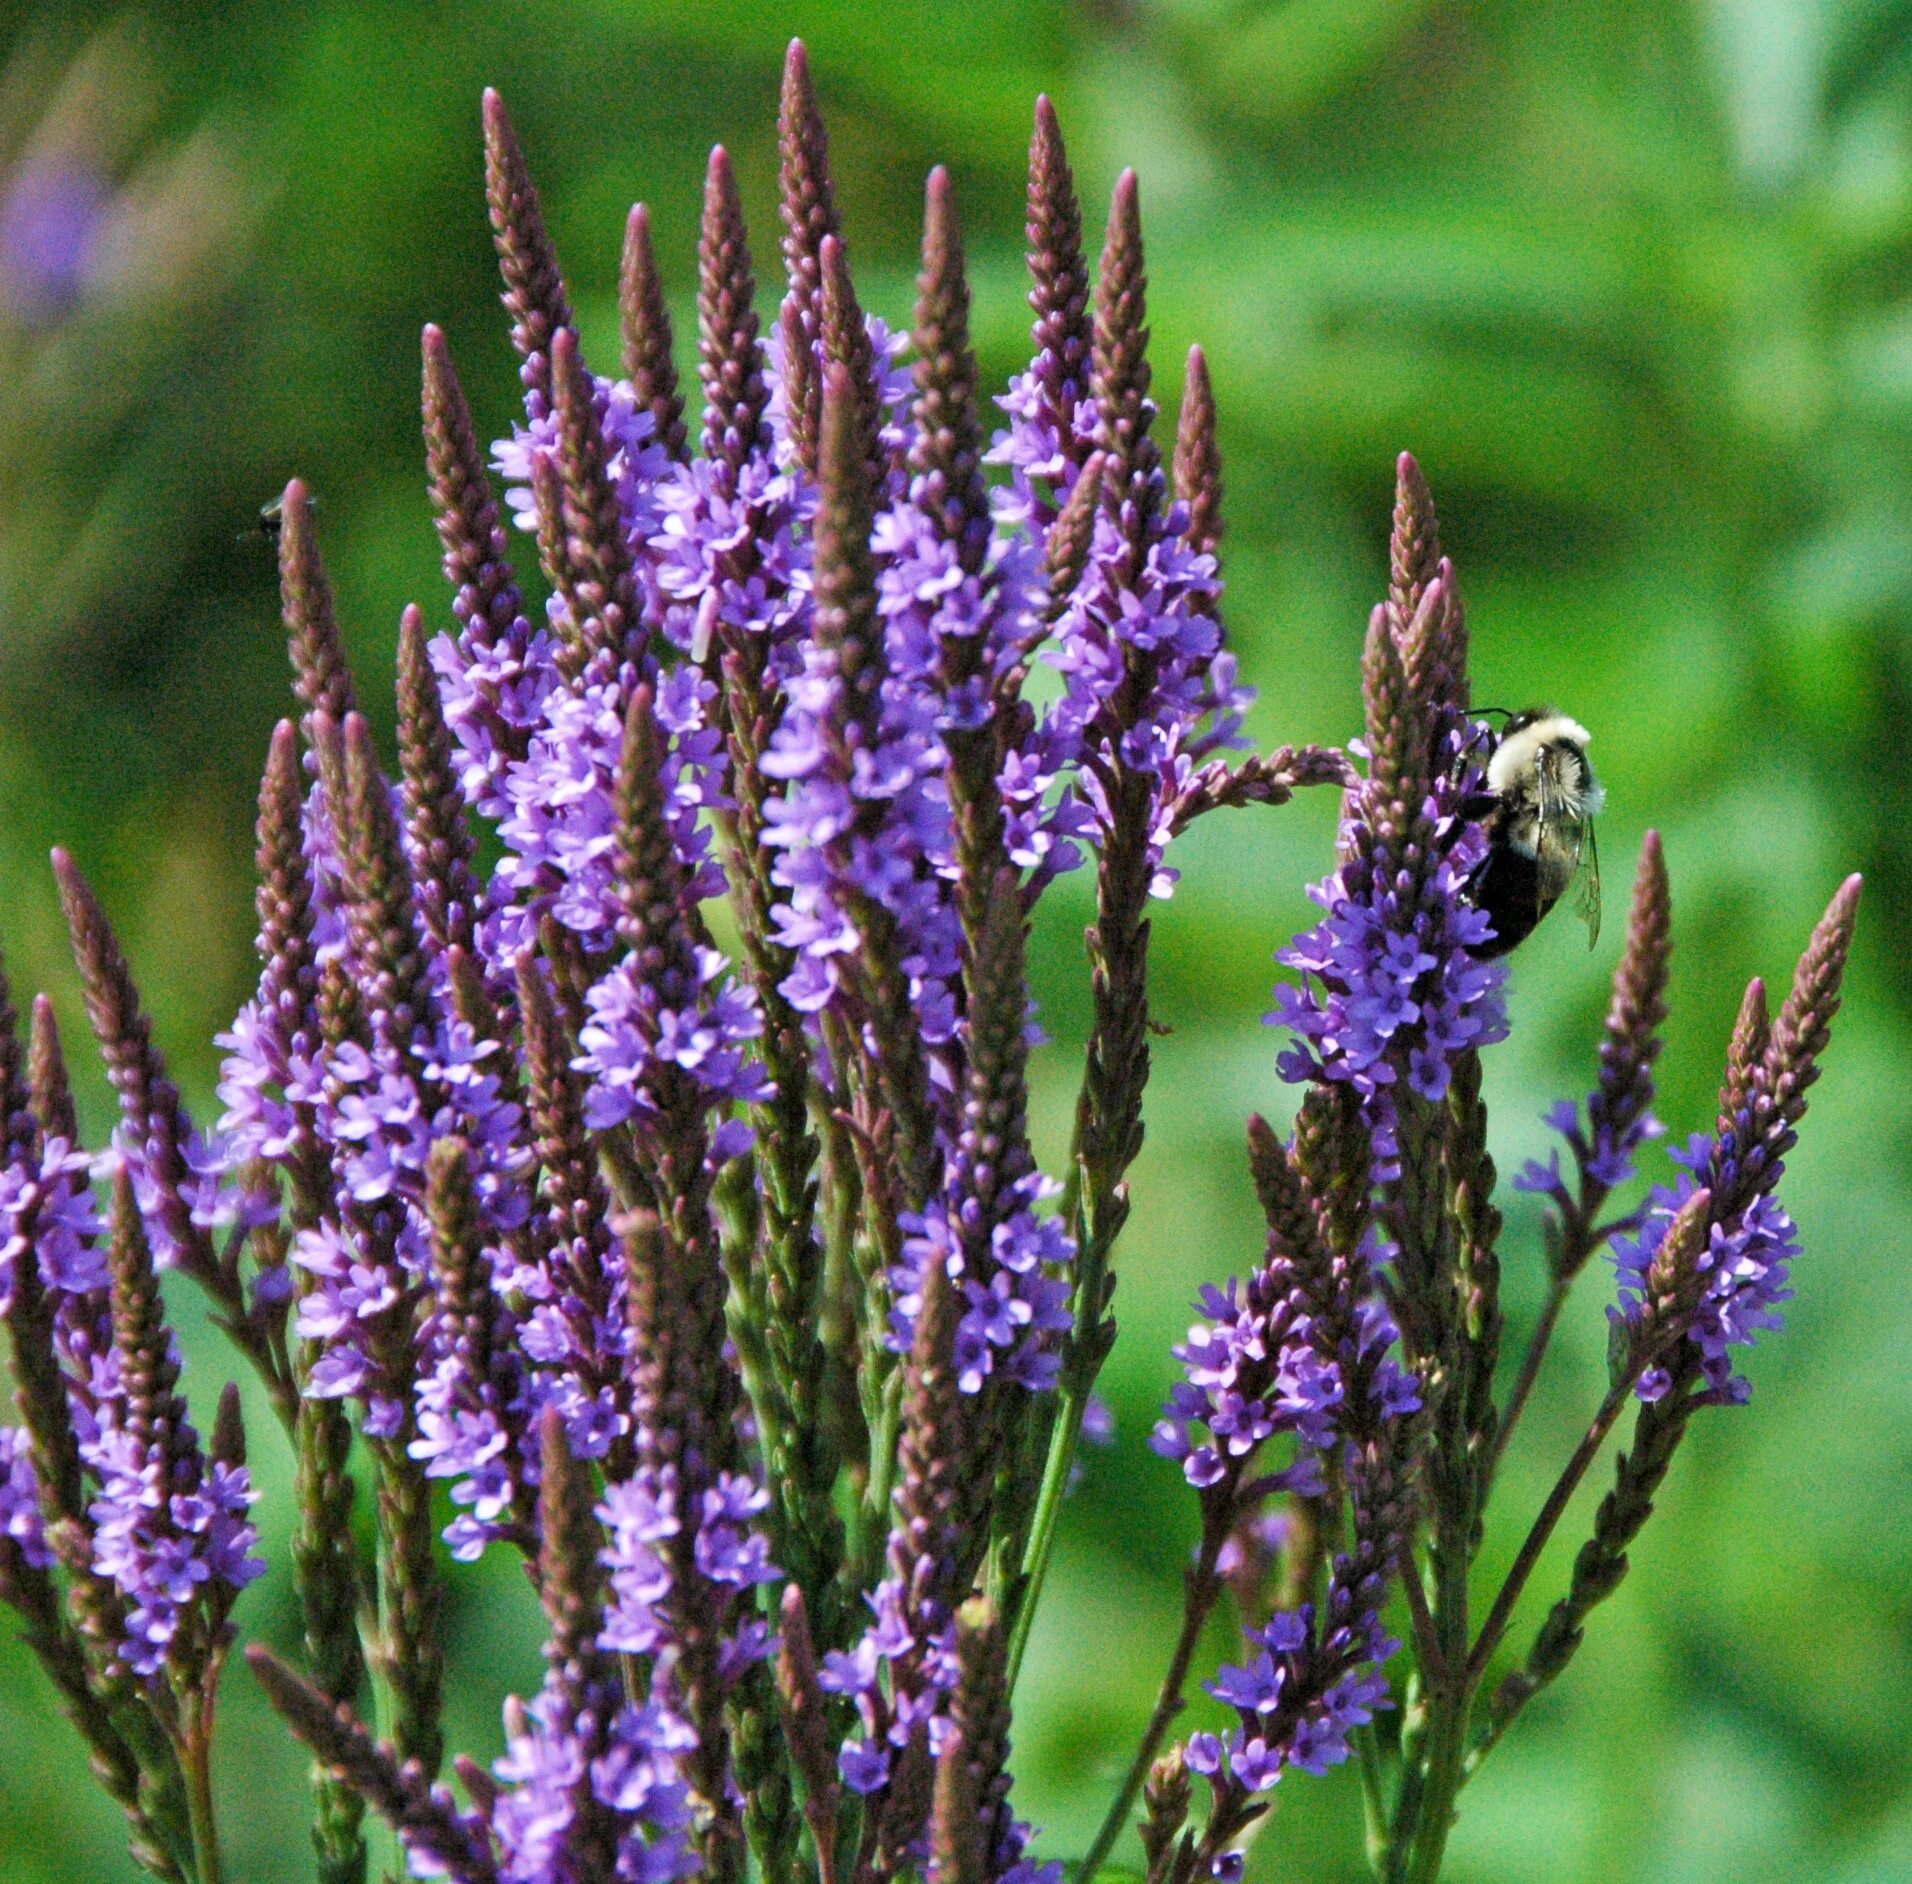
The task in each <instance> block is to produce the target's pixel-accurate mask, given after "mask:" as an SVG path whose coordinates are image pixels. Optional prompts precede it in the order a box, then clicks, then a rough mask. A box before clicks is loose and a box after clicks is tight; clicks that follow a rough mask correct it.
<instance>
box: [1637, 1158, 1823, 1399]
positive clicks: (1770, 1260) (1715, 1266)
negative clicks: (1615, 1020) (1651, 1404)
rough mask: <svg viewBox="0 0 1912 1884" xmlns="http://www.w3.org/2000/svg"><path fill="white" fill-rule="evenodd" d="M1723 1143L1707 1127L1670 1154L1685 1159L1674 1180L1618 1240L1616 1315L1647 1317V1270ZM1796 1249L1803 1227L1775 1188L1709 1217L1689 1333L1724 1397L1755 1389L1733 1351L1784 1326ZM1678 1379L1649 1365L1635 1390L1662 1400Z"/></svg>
mask: <svg viewBox="0 0 1912 1884" xmlns="http://www.w3.org/2000/svg"><path fill="white" fill-rule="evenodd" d="M1717 1156H1718V1147H1717V1146H1716V1144H1715V1141H1714V1139H1713V1137H1712V1135H1711V1134H1710V1133H1705V1132H1700V1133H1695V1134H1694V1136H1693V1137H1692V1138H1691V1139H1689V1140H1688V1142H1687V1146H1686V1149H1685V1150H1684V1151H1683V1152H1675V1153H1674V1154H1673V1158H1674V1162H1675V1163H1676V1164H1677V1165H1679V1166H1680V1172H1679V1176H1678V1178H1677V1180H1676V1181H1675V1182H1674V1183H1672V1184H1656V1185H1655V1186H1654V1187H1653V1190H1652V1192H1651V1194H1650V1195H1649V1197H1648V1199H1647V1203H1646V1208H1645V1210H1644V1211H1643V1212H1642V1214H1641V1218H1640V1227H1639V1229H1638V1230H1637V1231H1635V1232H1634V1233H1633V1234H1632V1235H1630V1236H1619V1237H1615V1238H1614V1240H1613V1264H1614V1268H1615V1270H1616V1271H1617V1272H1618V1288H1619V1307H1618V1309H1617V1310H1616V1311H1615V1313H1616V1314H1617V1315H1618V1317H1619V1319H1620V1320H1621V1321H1622V1322H1623V1323H1624V1324H1626V1325H1628V1326H1630V1327H1637V1326H1638V1325H1639V1324H1640V1323H1641V1322H1642V1321H1643V1320H1644V1319H1645V1317H1646V1314H1647V1307H1648V1276H1649V1273H1650V1272H1651V1270H1652V1268H1653V1265H1654V1261H1655V1259H1656V1258H1657V1257H1658V1256H1659V1254H1660V1251H1661V1247H1662V1244H1663V1243H1664V1242H1665V1239H1666V1237H1667V1234H1668V1232H1669V1230H1670V1229H1671V1227H1672V1225H1673V1223H1674V1221H1675V1220H1676V1219H1677V1218H1678V1216H1679V1214H1680V1212H1681V1211H1682V1210H1683V1209H1684V1208H1685V1207H1686V1206H1687V1205H1688V1204H1689V1203H1690V1202H1691V1201H1692V1199H1693V1196H1694V1193H1695V1192H1696V1191H1698V1190H1699V1188H1700V1185H1701V1183H1702V1181H1703V1180H1704V1179H1706V1178H1707V1176H1708V1175H1709V1173H1710V1172H1711V1171H1712V1169H1713V1168H1714V1166H1715V1163H1716V1161H1717ZM1798 1254H1799V1233H1798V1231H1797V1230H1796V1228H1795V1227H1794V1225H1793V1220H1792V1218H1791V1216H1790V1215H1789V1214H1788V1213H1787V1211H1786V1207H1785V1205H1783V1204H1782V1203H1781V1202H1780V1201H1779V1199H1778V1198H1777V1197H1775V1196H1773V1195H1772V1193H1771V1192H1770V1191H1765V1192H1761V1193H1760V1194H1759V1195H1757V1196H1755V1197H1754V1198H1753V1199H1752V1200H1751V1201H1750V1202H1749V1203H1748V1204H1747V1205H1746V1206H1745V1208H1744V1209H1743V1210H1740V1211H1737V1212H1735V1213H1734V1214H1732V1215H1731V1216H1729V1217H1728V1218H1726V1219H1725V1220H1724V1221H1719V1220H1717V1219H1715V1220H1714V1221H1712V1222H1709V1224H1708V1225H1707V1231H1706V1244H1705V1247H1704V1249H1702V1250H1701V1251H1700V1252H1699V1253H1698V1256H1697V1259H1696V1260H1697V1267H1698V1277H1697V1283H1698V1288H1697V1295H1698V1300H1697V1303H1696V1305H1695V1306H1694V1308H1693V1310H1692V1312H1691V1316H1690V1319H1689V1320H1688V1321H1687V1323H1686V1338H1687V1339H1688V1340H1689V1341H1691V1342H1692V1344H1693V1346H1694V1347H1695V1348H1696V1349H1697V1350H1698V1352H1699V1355H1700V1368H1701V1372H1702V1373H1703V1374H1704V1375H1705V1377H1706V1381H1707V1385H1708V1387H1709V1388H1710V1389H1711V1391H1712V1393H1713V1394H1714V1395H1715V1396H1717V1397H1718V1398H1719V1399H1720V1400H1722V1401H1725V1402H1729V1403H1733V1404H1737V1403H1738V1402H1740V1401H1743V1400H1745V1399H1747V1398H1748V1397H1749V1396H1750V1395H1751V1393H1752V1386H1751V1383H1750V1382H1748V1381H1747V1379H1746V1378H1745V1376H1744V1375H1743V1374H1739V1373H1737V1372H1735V1371H1734V1366H1733V1357H1732V1350H1733V1349H1734V1348H1744V1347H1751V1346H1752V1344H1753V1343H1754V1342H1755V1341H1756V1340H1757V1339H1758V1338H1759V1336H1760V1335H1761V1334H1762V1333H1764V1332H1767V1331H1769V1330H1772V1329H1776V1328H1778V1327H1780V1326H1781V1325H1782V1321H1783V1318H1782V1316H1781V1315H1780V1312H1779V1309H1780V1304H1781V1303H1783V1302H1786V1301H1790V1300H1791V1298H1792V1290H1791V1289H1790V1288H1789V1287H1788V1286H1787V1278H1788V1272H1789V1268H1790V1265H1791V1263H1792V1260H1793V1258H1794V1257H1795V1256H1797V1255H1798ZM1672 1384H1673V1375H1672V1371H1671V1369H1670V1368H1669V1367H1668V1366H1666V1365H1664V1364H1662V1365H1657V1366H1653V1367H1649V1368H1647V1369H1646V1370H1645V1371H1644V1372H1643V1373H1642V1374H1641V1376H1640V1379H1639V1383H1638V1385H1637V1387H1636V1388H1635V1391H1636V1392H1637V1393H1638V1394H1639V1396H1640V1398H1641V1399H1642V1400H1648V1401H1651V1400H1657V1399H1659V1398H1660V1397H1661V1396H1662V1395H1663V1394H1665V1393H1666V1392H1668V1391H1669V1389H1670V1388H1671V1386H1672Z"/></svg>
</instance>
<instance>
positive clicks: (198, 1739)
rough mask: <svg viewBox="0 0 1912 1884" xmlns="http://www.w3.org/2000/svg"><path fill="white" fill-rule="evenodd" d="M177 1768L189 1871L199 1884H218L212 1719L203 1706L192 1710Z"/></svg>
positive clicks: (220, 1871) (218, 1866)
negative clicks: (188, 1832)
mask: <svg viewBox="0 0 1912 1884" xmlns="http://www.w3.org/2000/svg"><path fill="white" fill-rule="evenodd" d="M179 1759H180V1765H181V1766H182V1767H183V1768H184V1769H185V1777H186V1811H187V1815H188V1818H189V1821H190V1823H191V1825H192V1834H193V1868H194V1870H195V1872H196V1873H197V1875H198V1880H199V1884H222V1880H223V1878H224V1869H223V1867H222V1865H221V1863H220V1857H219V1821H218V1818H217V1816H216V1815H215V1813H214V1811H213V1803H212V1718H211V1709H210V1708H209V1707H207V1706H205V1705H204V1704H203V1703H200V1704H195V1705H194V1706H193V1707H192V1710H191V1714H190V1717H189V1723H188V1725H187V1728H186V1732H185V1733H184V1734H183V1735H182V1737H181V1744H180V1749H179Z"/></svg>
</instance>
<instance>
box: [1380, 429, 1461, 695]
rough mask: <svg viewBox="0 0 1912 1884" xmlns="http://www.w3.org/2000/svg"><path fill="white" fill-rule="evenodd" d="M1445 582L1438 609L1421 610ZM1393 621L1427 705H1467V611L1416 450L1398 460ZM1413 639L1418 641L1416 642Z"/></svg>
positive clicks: (1391, 550)
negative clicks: (1443, 545) (1433, 590)
mask: <svg viewBox="0 0 1912 1884" xmlns="http://www.w3.org/2000/svg"><path fill="white" fill-rule="evenodd" d="M1437 581H1438V582H1439V583H1440V584H1441V585H1442V591H1443V593H1442V600H1441V605H1440V607H1439V609H1438V610H1434V611H1431V612H1429V613H1428V614H1426V615H1424V616H1421V626H1420V630H1419V633H1418V635H1417V634H1416V632H1415V627H1414V624H1415V621H1416V617H1417V616H1419V615H1421V610H1422V607H1423V604H1424V602H1425V599H1426V596H1427V592H1428V590H1429V589H1430V588H1431V587H1432V586H1433V585H1434V583H1436V582H1437ZM1387 609H1388V623H1389V626H1390V627H1391V628H1392V629H1393V631H1394V634H1395V636H1396V638H1397V639H1398V640H1400V642H1401V643H1402V646H1403V649H1404V650H1405V651H1406V659H1407V668H1408V678H1409V681H1410V684H1411V685H1412V686H1413V688H1414V690H1415V697H1416V698H1417V699H1419V700H1420V701H1422V702H1423V704H1424V705H1426V706H1429V707H1432V706H1440V705H1447V706H1454V707H1458V708H1460V709H1462V710H1465V708H1466V706H1467V694H1468V687H1467V614H1466V611H1465V610H1464V609H1463V608H1462V606H1461V599H1460V591H1459V589H1458V588H1457V587H1456V585H1455V582H1454V571H1453V567H1452V565H1451V564H1450V563H1449V562H1448V561H1447V559H1446V558H1445V557H1444V556H1443V555H1442V554H1441V535H1440V525H1439V522H1438V520H1437V518H1436V516H1435V512H1434V498H1433V494H1432V493H1431V492H1430V491H1429V490H1428V488H1427V479H1426V478H1424V477H1423V476H1422V475H1421V467H1420V465H1419V464H1417V463H1416V462H1415V459H1414V456H1413V454H1412V453H1411V452H1405V451H1404V452H1402V454H1401V456H1400V458H1399V460H1398V461H1397V462H1396V465H1395V490H1394V527H1393V530H1392V533H1391V534H1390V536H1389V539H1388V600H1387ZM1410 642H1412V643H1413V645H1412V646H1410Z"/></svg>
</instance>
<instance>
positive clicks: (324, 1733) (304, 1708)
mask: <svg viewBox="0 0 1912 1884" xmlns="http://www.w3.org/2000/svg"><path fill="white" fill-rule="evenodd" d="M246 1660H247V1661H248V1662H249V1663H250V1664H251V1667H252V1672H253V1674H254V1675H255V1676H256V1677H257V1679H258V1682H259V1685H260V1687H261V1688H263V1689H264V1690H265V1694H266V1699H267V1700H268V1701H270V1702H271V1703H272V1705H273V1707H274V1708H275V1709H276V1710H277V1711H278V1713H279V1714H280V1716H281V1717H282V1718H283V1719H284V1720H285V1722H286V1724H287V1725H288V1726H289V1727H290V1728H291V1729H292V1731H293V1732H294V1733H295V1734H297V1735H298V1737H299V1738H300V1739H301V1740H302V1741H304V1742H305V1744H306V1746H307V1747H308V1748H309V1749H310V1751H311V1753H312V1756H313V1758H314V1759H316V1760H317V1761H318V1762H319V1764H320V1765H321V1766H323V1767H325V1768H326V1770H327V1771H328V1772H329V1773H331V1774H332V1776H333V1777H334V1778H336V1779H339V1780H342V1781H343V1782H344V1783H345V1784H346V1785H348V1786H350V1787H351V1788H352V1790H353V1791H354V1792H356V1793H358V1794H360V1795H361V1796H362V1797H363V1798H365V1799H366V1800H368V1801H369V1802H370V1803H371V1805H372V1806H373V1808H374V1809H375V1810H376V1811H377V1812H378V1813H379V1814H380V1816H381V1817H383V1818H384V1819H385V1821H386V1822H387V1823H388V1824H389V1825H391V1826H392V1828H393V1829H394V1830H395V1831H397V1832H398V1834H399V1835H400V1837H401V1838H405V1839H407V1840H408V1841H411V1840H415V1841H416V1842H417V1845H418V1847H419V1849H420V1850H422V1851H429V1852H431V1853H432V1854H433V1855H434V1856H435V1857H436V1858H437V1859H438V1861H439V1862H440V1863H441V1864H442V1865H444V1866H445V1867H446V1870H447V1874H448V1875H449V1876H450V1877H451V1878H452V1879H453V1880H454V1881H455V1884H498V1865H497V1861H496V1859H495V1858H494V1857H493V1855H492V1850H491V1845H490V1843H489V1841H488V1840H487V1839H486V1838H485V1836H484V1834H483V1832H482V1831H481V1830H480V1828H479V1827H478V1826H476V1825H475V1824H473V1823H472V1822H471V1820H470V1819H468V1818H467V1817H465V1816H464V1815H463V1814H462V1813H460V1812H459V1810H458V1808H457V1806H456V1805H455V1804H454V1803H453V1801H452V1796H451V1793H450V1791H449V1790H448V1789H447V1788H445V1787H443V1786H432V1785H429V1784H427V1782H426V1780H425V1777H424V1775H423V1773H422V1772H420V1770H419V1769H418V1768H417V1766H415V1765H408V1764H401V1762H400V1760H399V1758H398V1755H397V1754H396V1753H395V1752H394V1751H393V1750H392V1748H391V1746H390V1745H389V1744H387V1743H385V1742H381V1741H376V1740H374V1739H373V1738H372V1736H371V1734H370V1733H368V1732H367V1731H366V1729H365V1727H364V1725H363V1723H362V1722H361V1721H360V1720H359V1719H358V1717H357V1715H355V1714H354V1713H353V1712H352V1709H351V1707H350V1705H349V1704H348V1703H346V1702H343V1701H341V1702H338V1703H336V1704H335V1703H333V1702H332V1701H330V1700H328V1699H327V1698H326V1697H325V1696H324V1695H323V1694H321V1693H320V1692H319V1690H318V1689H317V1688H315V1687H313V1686H312V1684H311V1683H310V1682H308V1681H304V1680H302V1679H301V1678H300V1677H299V1676H297V1675H295V1674H294V1673H293V1672H292V1670H291V1669H290V1668H288V1667H287V1666H286V1665H285V1664H284V1663H283V1662H282V1661H280V1660H279V1659H278V1657H277V1656H275V1655H273V1654H272V1653H271V1651H270V1650H268V1649H266V1648H265V1647H263V1646H262V1645H261V1644H259V1643H256V1642H255V1643H254V1644H252V1646H251V1647H250V1648H248V1649H247V1650H246Z"/></svg>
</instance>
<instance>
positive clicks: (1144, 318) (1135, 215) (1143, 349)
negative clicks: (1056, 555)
mask: <svg viewBox="0 0 1912 1884" xmlns="http://www.w3.org/2000/svg"><path fill="white" fill-rule="evenodd" d="M1148 345H1149V330H1148V272H1147V269H1146V267H1145V264H1144V258H1143V253H1142V197H1141V187H1140V185H1139V184H1138V183H1137V182H1136V178H1135V172H1134V171H1133V170H1125V171H1123V172H1122V174H1121V176H1119V177H1118V178H1117V179H1116V184H1115V195H1114V197H1113V198H1112V199H1111V201H1110V204H1109V228H1108V235H1107V238H1106V240H1105V241H1104V243H1103V248H1102V268H1101V273H1100V275H1099V276H1098V278H1097V281H1096V290H1095V341H1094V347H1093V353H1092V357H1093V371H1092V379H1093V384H1094V388H1095V405H1096V431H1097V437H1096V443H1097V445H1098V446H1099V447H1100V449H1101V450H1102V452H1103V454H1104V456H1105V457H1106V458H1107V460H1108V468H1107V471H1106V472H1105V474H1104V476H1105V479H1106V481H1107V482H1106V487H1105V490H1104V499H1105V501H1106V502H1108V503H1110V504H1112V505H1113V506H1114V507H1115V512H1116V515H1117V516H1118V518H1119V519H1120V520H1121V524H1122V529H1123V533H1124V535H1125V536H1126V537H1127V538H1128V541H1129V545H1130V560H1131V563H1132V565H1133V567H1131V569H1130V571H1129V575H1130V579H1133V576H1134V573H1135V570H1136V569H1139V567H1140V563H1141V555H1142V543H1143V539H1144V537H1145V536H1146V534H1147V530H1148V525H1149V522H1150V520H1151V516H1152V513H1153V509H1154V505H1155V501H1156V499H1155V474H1156V472H1157V471H1158V470H1159V468H1160V465H1161V454H1160V453H1159V452H1158V451H1157V449H1156V446H1155V441H1154V439H1153V438H1151V437H1150V436H1149V427H1150V425H1151V424H1152V423H1153V421H1154V416H1155V408H1154V405H1153V403H1152V402H1151V401H1150V399H1149V359H1148Z"/></svg>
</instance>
